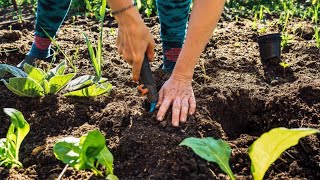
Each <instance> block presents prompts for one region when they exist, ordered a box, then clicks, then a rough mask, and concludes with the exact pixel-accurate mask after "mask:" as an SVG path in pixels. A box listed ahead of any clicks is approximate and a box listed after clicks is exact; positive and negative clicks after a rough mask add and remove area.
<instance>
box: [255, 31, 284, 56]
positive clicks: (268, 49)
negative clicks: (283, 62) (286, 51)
mask: <svg viewBox="0 0 320 180" xmlns="http://www.w3.org/2000/svg"><path fill="white" fill-rule="evenodd" d="M281 40H282V38H281V34H280V33H275V34H266V35H262V36H259V37H258V43H259V51H260V57H261V59H262V60H270V59H277V60H280V57H281Z"/></svg>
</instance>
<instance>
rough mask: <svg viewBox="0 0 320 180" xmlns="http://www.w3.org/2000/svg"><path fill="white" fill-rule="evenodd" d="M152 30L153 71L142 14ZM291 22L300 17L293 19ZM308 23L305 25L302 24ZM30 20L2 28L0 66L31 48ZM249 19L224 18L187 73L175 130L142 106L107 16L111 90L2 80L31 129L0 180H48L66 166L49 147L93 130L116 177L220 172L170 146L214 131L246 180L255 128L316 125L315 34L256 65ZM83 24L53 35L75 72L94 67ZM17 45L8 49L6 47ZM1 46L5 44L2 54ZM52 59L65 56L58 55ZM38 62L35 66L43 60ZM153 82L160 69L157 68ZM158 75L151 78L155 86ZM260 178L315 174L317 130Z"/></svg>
mask: <svg viewBox="0 0 320 180" xmlns="http://www.w3.org/2000/svg"><path fill="white" fill-rule="evenodd" d="M145 21H146V23H147V24H148V26H149V27H150V29H151V31H152V33H153V34H154V35H155V39H156V43H157V47H156V52H157V58H156V60H155V61H154V62H153V63H151V65H152V69H153V70H154V71H156V69H157V68H158V67H159V65H160V64H161V55H162V53H161V40H160V36H159V22H158V19H157V18H145ZM296 21H299V20H296ZM301 23H305V24H306V25H309V24H308V22H301ZM33 24H34V22H33V21H25V22H23V23H22V24H19V23H17V22H16V23H14V24H12V27H13V30H12V31H10V30H9V29H8V25H2V26H0V51H1V53H0V63H7V64H11V65H17V64H18V63H19V62H20V60H22V59H23V58H24V54H25V53H26V52H27V51H28V49H29V48H30V47H31V42H32V39H33V35H32V34H33V32H32V29H33ZM251 24H252V22H251V21H250V20H247V19H240V20H239V21H237V22H234V21H229V20H227V19H225V18H222V21H221V22H219V24H218V28H217V30H216V31H215V32H214V33H213V35H212V38H211V39H210V42H209V44H208V45H207V47H206V51H205V53H203V54H202V56H201V58H200V60H199V63H198V65H197V67H196V70H195V75H194V82H193V87H194V92H195V96H196V100H197V112H196V113H195V115H193V116H191V117H189V119H188V121H187V123H185V124H183V125H182V126H180V127H179V128H174V127H172V126H171V124H170V119H171V114H170V113H168V115H167V117H166V119H165V121H164V122H161V123H159V122H157V121H156V118H155V114H151V113H148V112H146V111H145V110H144V108H143V106H142V105H143V101H144V98H143V97H141V96H140V95H139V94H138V92H137V89H136V86H137V84H135V83H134V82H133V81H132V78H131V69H130V66H129V65H128V64H126V63H125V62H124V61H123V60H122V59H121V58H120V56H119V54H118V53H117V50H116V46H115V39H116V33H115V29H114V28H115V27H116V23H115V22H114V21H113V19H111V18H108V19H107V20H106V22H105V25H106V28H105V31H106V32H105V34H106V37H105V38H104V45H103V47H104V59H105V64H104V66H103V76H104V77H107V78H108V79H109V81H110V82H111V83H112V84H113V85H114V86H115V87H114V89H113V90H112V92H111V94H110V96H108V97H103V96H102V97H97V98H67V97H64V96H62V94H61V93H60V94H58V95H51V96H50V95H49V96H46V97H43V98H22V97H18V96H16V95H14V94H13V93H12V92H11V91H9V90H8V89H7V88H6V87H5V86H4V84H3V83H1V84H0V109H2V108H4V107H12V108H16V109H18V110H19V111H21V112H22V113H23V114H24V115H25V117H26V119H27V121H28V122H29V123H30V126H31V131H30V134H29V135H28V136H27V137H26V139H25V141H24V143H23V145H22V149H21V152H20V154H21V157H20V159H21V161H22V163H23V165H24V168H23V169H11V170H8V169H4V168H0V179H54V178H57V177H58V175H59V174H60V173H61V171H62V169H63V168H64V164H63V163H62V162H60V161H58V160H57V159H56V158H55V156H54V154H53V151H52V147H53V145H54V143H55V142H56V141H57V140H58V139H60V138H62V137H66V136H76V137H80V136H81V135H83V134H85V133H87V132H88V131H90V130H93V129H100V130H101V131H102V132H103V133H104V135H105V136H106V138H107V139H108V141H107V142H108V145H109V148H110V150H111V152H112V153H113V154H114V158H115V162H114V165H115V175H117V176H118V177H119V178H120V179H226V178H227V176H226V175H225V174H224V173H223V172H222V171H221V170H220V169H219V168H218V166H216V165H215V164H214V163H208V162H206V161H205V160H202V159H200V158H199V157H198V156H196V155H195V154H194V153H193V152H192V151H191V150H190V149H188V148H186V147H180V146H178V145H179V143H180V142H181V141H182V140H183V139H184V138H186V137H214V138H222V139H224V140H226V141H227V142H228V143H229V144H230V145H231V147H232V149H233V151H232V155H231V168H232V170H233V171H234V173H235V175H236V177H237V178H238V179H252V176H251V173H250V159H249V156H248V153H247V151H248V147H249V146H250V145H251V144H252V142H253V141H254V140H255V139H257V137H259V136H260V135H261V134H262V133H264V132H266V131H268V130H270V129H272V128H274V127H280V126H281V127H288V128H299V127H310V128H315V129H319V128H320V124H319V120H320V72H319V71H320V50H319V49H318V48H317V47H316V46H315V43H314V41H312V40H306V39H303V37H302V36H301V37H299V35H296V36H294V39H295V40H294V41H292V42H291V43H290V44H289V45H288V47H286V48H284V50H283V54H282V60H285V61H286V62H288V63H289V64H290V67H289V68H287V69H286V70H284V69H283V68H282V67H281V66H277V67H274V66H271V65H269V64H268V63H262V62H261V60H260V57H259V50H258V44H257V42H256V41H257V36H258V34H257V32H255V31H253V30H252V26H251ZM81 30H84V31H86V32H87V34H89V32H91V33H90V35H89V36H90V39H91V40H94V39H95V37H96V36H97V35H98V22H96V21H94V20H90V19H83V18H77V19H76V20H75V21H74V22H73V21H71V20H70V21H67V22H65V24H64V25H63V27H62V28H61V30H60V31H59V34H58V36H57V42H58V43H59V44H60V46H61V48H62V49H63V50H64V51H65V52H66V53H67V54H69V55H73V54H74V53H75V52H76V48H79V58H78V60H77V62H76V65H77V66H78V68H79V72H78V73H79V74H78V75H84V74H93V69H92V68H91V67H92V66H91V64H90V60H89V54H88V52H87V49H86V45H85V42H84V39H83V37H82V35H81ZM14 49H16V50H14ZM7 50H13V51H8V52H3V51H7ZM57 59H58V60H61V59H63V56H62V55H61V53H59V55H58V57H57ZM41 65H43V64H41ZM155 76H156V78H157V79H161V77H159V73H155ZM161 83H163V81H162V82H158V84H159V85H161ZM0 120H1V126H0V137H5V133H6V131H7V128H8V126H9V123H10V121H9V119H8V118H7V116H5V115H4V113H3V112H2V110H1V111H0ZM265 177H266V179H315V180H316V179H319V178H320V143H319V135H312V136H309V137H306V138H303V139H302V140H301V141H300V142H299V144H298V145H297V146H295V147H292V148H290V149H289V150H287V151H286V152H285V153H283V154H282V156H281V158H279V159H278V160H277V161H276V162H275V163H274V164H273V165H272V166H271V167H270V169H269V170H268V171H267V174H266V176H265ZM64 178H66V179H89V178H92V179H99V178H98V177H95V176H94V175H93V173H91V172H88V171H80V172H78V171H75V170H74V169H72V168H68V169H67V171H66V173H65V175H64Z"/></svg>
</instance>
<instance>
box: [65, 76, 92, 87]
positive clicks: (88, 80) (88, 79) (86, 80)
mask: <svg viewBox="0 0 320 180" xmlns="http://www.w3.org/2000/svg"><path fill="white" fill-rule="evenodd" d="M95 79H96V76H91V75H83V76H80V77H77V78H76V79H74V80H72V81H70V82H69V83H68V86H67V90H68V91H74V90H78V89H80V88H83V87H87V86H90V85H92V84H93V82H94V80H95Z"/></svg>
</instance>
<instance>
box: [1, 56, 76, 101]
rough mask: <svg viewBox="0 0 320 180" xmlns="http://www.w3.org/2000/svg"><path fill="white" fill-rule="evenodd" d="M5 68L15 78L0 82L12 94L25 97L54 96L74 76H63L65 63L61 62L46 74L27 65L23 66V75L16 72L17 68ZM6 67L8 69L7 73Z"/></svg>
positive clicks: (73, 74) (72, 74)
mask: <svg viewBox="0 0 320 180" xmlns="http://www.w3.org/2000/svg"><path fill="white" fill-rule="evenodd" d="M5 67H6V70H7V72H14V74H13V75H15V76H16V77H13V78H10V79H9V82H7V81H6V80H4V79H1V81H2V82H3V83H4V84H5V86H6V87H7V88H8V89H9V90H11V91H12V92H13V93H14V94H16V95H18V96H25V97H39V96H44V95H47V94H56V93H58V92H59V91H60V90H61V89H62V88H63V87H64V86H66V85H67V83H68V82H69V81H70V80H71V79H72V78H73V77H74V76H75V73H70V74H64V73H65V69H66V61H63V62H61V63H60V64H59V65H57V66H56V67H55V68H53V69H50V70H49V71H48V72H44V71H43V70H42V69H40V68H36V67H33V66H31V65H28V64H25V65H24V67H23V68H24V71H25V73H21V71H17V68H12V67H10V66H5ZM8 67H10V69H9V71H8ZM17 74H18V76H17ZM25 74H26V76H25ZM0 75H1V70H0ZM22 75H23V76H22Z"/></svg>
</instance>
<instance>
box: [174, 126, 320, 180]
mask: <svg viewBox="0 0 320 180" xmlns="http://www.w3.org/2000/svg"><path fill="white" fill-rule="evenodd" d="M316 133H320V131H318V130H316V129H308V128H297V129H287V128H275V129H272V130H270V131H269V132H267V133H264V134H263V135H261V136H260V138H258V139H257V140H256V141H255V142H254V143H253V144H252V145H251V146H250V147H249V156H250V159H251V172H252V174H253V177H254V179H255V180H262V179H263V177H264V174H265V173H266V171H267V170H268V168H269V166H270V165H271V164H272V163H273V162H274V161H275V160H277V159H278V158H279V157H280V155H281V154H282V153H283V152H284V151H285V150H286V149H288V148H290V147H291V146H294V145H296V144H298V141H299V139H300V138H302V137H305V136H308V135H311V134H316ZM180 145H184V146H188V147H190V148H192V150H193V151H194V152H195V153H196V154H197V155H199V156H200V157H201V158H203V159H205V160H207V161H210V162H215V163H217V164H218V165H219V167H220V168H221V169H222V170H223V171H224V172H225V173H226V174H228V175H229V176H230V178H231V179H235V177H234V175H233V173H232V171H231V168H230V166H229V159H230V154H231V148H230V146H229V145H228V144H227V143H226V142H225V141H223V140H221V139H219V140H215V139H213V138H210V137H209V138H204V139H200V138H186V139H185V140H183V141H182V142H181V143H180Z"/></svg>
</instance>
